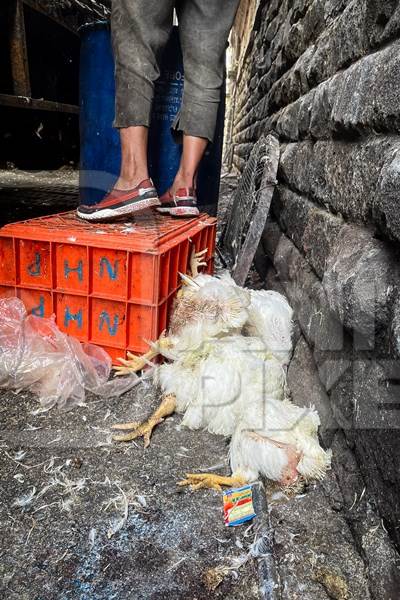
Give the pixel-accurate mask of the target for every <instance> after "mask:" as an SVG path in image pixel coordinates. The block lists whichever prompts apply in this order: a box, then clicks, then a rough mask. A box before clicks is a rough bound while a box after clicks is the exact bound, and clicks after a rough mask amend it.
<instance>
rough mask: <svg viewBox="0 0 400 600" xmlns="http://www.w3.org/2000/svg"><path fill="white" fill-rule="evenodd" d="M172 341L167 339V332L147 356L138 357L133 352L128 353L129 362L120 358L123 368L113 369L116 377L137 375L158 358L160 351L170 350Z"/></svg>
mask: <svg viewBox="0 0 400 600" xmlns="http://www.w3.org/2000/svg"><path fill="white" fill-rule="evenodd" d="M170 347H171V341H170V340H169V339H168V338H167V336H166V334H165V332H163V333H162V334H161V335H160V337H159V339H158V340H157V342H155V344H153V347H152V348H150V350H149V351H148V352H146V354H143V355H142V356H136V355H135V354H132V353H131V352H127V353H126V354H127V356H128V360H125V358H119V359H118V360H119V362H120V363H121V365H122V366H117V367H113V369H114V371H116V373H115V375H116V376H118V375H129V373H137V372H138V371H141V370H142V369H144V368H145V366H146V365H148V364H149V361H151V360H153V359H154V358H156V357H157V356H158V354H159V349H160V348H161V349H162V348H166V349H167V348H170Z"/></svg>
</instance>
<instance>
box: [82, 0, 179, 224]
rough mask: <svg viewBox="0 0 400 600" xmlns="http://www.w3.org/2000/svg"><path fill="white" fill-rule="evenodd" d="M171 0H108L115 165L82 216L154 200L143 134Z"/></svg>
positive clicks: (106, 215)
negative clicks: (105, 189)
mask: <svg viewBox="0 0 400 600" xmlns="http://www.w3.org/2000/svg"><path fill="white" fill-rule="evenodd" d="M174 4H175V0H163V1H162V2H160V0H113V3H112V19H111V25H112V40H113V47H114V55H115V92H116V93H115V121H114V125H115V127H117V128H119V129H120V135H121V150H122V160H121V171H120V176H119V178H118V180H117V181H116V183H115V184H114V188H113V190H111V192H110V193H108V194H106V196H105V197H104V198H103V200H102V201H101V202H99V203H98V204H95V205H94V206H87V205H85V204H83V205H81V206H80V207H79V208H78V210H77V214H78V217H80V218H81V219H84V220H86V221H93V222H99V221H109V220H113V219H115V218H119V217H121V216H129V215H131V214H134V213H135V212H137V211H139V210H143V209H144V208H149V207H151V206H159V204H160V201H159V198H158V195H157V190H156V189H155V187H154V184H153V182H152V181H151V180H150V179H149V174H148V168H147V138H148V127H149V125H150V113H151V105H152V101H153V94H154V82H155V80H156V79H157V78H158V76H159V68H158V60H159V55H160V52H161V50H162V49H163V47H164V45H165V44H166V42H167V40H168V37H169V35H170V32H171V28H172V19H173V9H174Z"/></svg>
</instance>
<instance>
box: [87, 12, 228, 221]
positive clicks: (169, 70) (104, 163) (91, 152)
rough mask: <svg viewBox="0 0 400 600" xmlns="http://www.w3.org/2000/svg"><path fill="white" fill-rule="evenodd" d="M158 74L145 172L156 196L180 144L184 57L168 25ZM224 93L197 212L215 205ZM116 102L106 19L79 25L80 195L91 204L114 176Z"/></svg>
mask: <svg viewBox="0 0 400 600" xmlns="http://www.w3.org/2000/svg"><path fill="white" fill-rule="evenodd" d="M160 71H161V75H160V78H159V79H158V81H157V82H156V87H155V98H154V103H153V110H152V117H151V126H150V132H149V171H150V176H151V177H152V179H153V180H154V183H155V185H156V187H157V190H158V192H159V194H163V193H164V192H165V190H166V189H168V187H169V186H170V185H171V183H172V181H173V179H174V176H175V173H176V171H177V170H178V167H179V161H180V157H181V152H182V146H181V145H180V144H176V143H175V142H174V139H173V137H172V134H171V124H172V122H173V120H174V118H175V115H176V113H177V112H178V110H179V107H180V103H181V99H182V92H183V82H184V74H183V61H182V53H181V49H180V44H179V37H178V29H177V27H174V28H173V31H172V34H171V37H170V40H169V42H168V44H167V46H166V48H165V50H164V52H163V57H162V63H161V65H160ZM224 92H225V91H224V90H223V91H222V92H221V95H222V102H221V105H220V110H219V113H218V122H217V131H216V136H215V141H214V143H213V144H211V145H210V146H209V148H208V150H207V152H206V155H205V157H204V159H203V161H202V164H201V167H200V171H199V178H198V199H199V206H200V207H201V209H202V210H205V211H207V212H209V213H210V214H215V213H216V209H217V203H218V193H219V181H220V171H221V160H222V143H223V132H224V116H225V103H224V98H225V93H224ZM114 102H115V83H114V59H113V54H112V47H111V36H110V28H109V25H108V23H106V22H101V23H96V24H94V25H87V26H85V27H83V28H82V29H81V60H80V106H81V114H80V130H81V163H80V198H81V202H84V203H85V204H96V203H97V202H99V201H100V200H101V199H102V197H103V196H104V194H105V192H106V191H107V190H108V189H111V188H112V186H113V184H114V182H115V180H116V178H117V177H118V174H119V169H120V164H121V148H120V141H119V134H118V131H117V130H116V129H114V128H113V126H112V123H113V120H114Z"/></svg>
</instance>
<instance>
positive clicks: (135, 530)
mask: <svg viewBox="0 0 400 600" xmlns="http://www.w3.org/2000/svg"><path fill="white" fill-rule="evenodd" d="M157 402H158V394H157V393H156V392H155V391H154V390H153V388H152V387H151V386H149V385H148V386H147V387H145V386H141V387H139V388H136V389H135V390H134V391H132V392H130V393H128V394H126V395H125V396H124V397H122V398H120V399H112V400H98V399H96V398H94V397H91V398H88V402H87V406H86V407H80V408H78V409H75V410H72V411H71V412H68V413H61V412H59V411H58V410H56V409H55V410H52V411H50V412H49V413H45V414H39V415H38V414H36V415H35V414H33V413H34V410H35V409H37V401H36V400H35V399H34V398H32V397H31V396H30V395H27V394H23V393H21V394H13V393H10V392H3V393H2V394H1V402H0V412H1V422H2V423H3V424H4V425H3V429H2V431H1V471H2V477H1V479H2V484H1V513H0V515H1V516H0V525H1V530H2V534H1V542H0V543H1V545H2V549H1V556H2V558H1V577H0V580H1V581H2V584H1V586H2V591H1V592H0V595H1V597H3V598H9V599H14V598H15V599H18V600H22V599H25V598H26V599H27V600H28V599H29V600H32V599H35V600H39V599H40V600H48V599H49V600H50V599H54V598H57V599H60V600H63V599H67V598H74V599H82V600H83V599H88V598H90V599H93V600H97V599H99V600H103V599H111V598H135V599H143V600H144V599H146V600H150V599H154V600H155V599H159V598H168V599H170V598H171V599H175V598H176V599H178V598H179V599H181V598H182V599H189V598H190V599H194V598H197V599H201V598H209V597H213V598H232V600H233V599H234V598H235V599H236V598H248V599H253V598H258V581H259V580H258V576H257V572H256V563H255V562H254V561H253V560H251V561H247V562H246V564H245V565H244V566H242V567H241V568H237V567H236V568H235V564H236V562H235V561H237V562H239V563H240V562H241V560H242V559H243V557H244V556H245V554H246V552H247V550H248V547H249V546H250V544H251V543H252V542H253V540H254V537H255V535H256V532H257V531H258V533H257V535H258V536H259V535H260V531H259V529H260V525H261V524H262V520H263V515H262V514H259V516H258V517H257V518H256V519H255V520H254V521H253V524H252V526H251V527H250V529H248V528H247V527H245V526H243V527H240V528H237V529H233V528H226V527H225V525H224V523H223V518H222V498H221V495H220V494H219V493H217V492H209V491H199V492H197V493H193V492H191V491H189V490H187V489H182V488H178V487H177V486H176V482H177V481H179V479H181V478H182V477H183V476H184V474H185V473H186V472H187V471H192V470H193V471H202V470H204V469H206V470H208V469H212V470H215V471H218V472H221V473H228V472H229V469H228V465H227V445H226V442H225V440H224V439H223V438H220V437H217V436H211V435H209V434H207V433H204V432H203V433H194V432H191V431H188V430H185V429H183V428H182V429H181V428H180V426H179V420H180V419H179V418H178V417H172V418H170V419H168V420H167V421H166V422H165V423H164V424H163V425H162V426H160V427H159V428H158V429H157V430H156V432H155V433H154V437H153V440H152V444H151V446H150V447H149V448H148V449H146V450H144V449H143V444H142V443H141V442H140V441H139V442H137V443H130V444H116V443H114V442H112V441H111V435H110V425H111V424H112V423H115V422H118V421H121V420H126V419H129V420H138V419H139V420H140V419H143V418H145V417H146V416H147V415H148V413H149V411H150V410H151V409H152V408H154V407H155V406H156V404H157ZM27 495H28V496H29V495H32V500H31V502H29V503H28V504H26V506H20V504H22V503H23V502H24V497H25V501H26V496H27ZM125 510H126V511H127V512H126V513H124V511H125ZM113 531H115V533H113ZM210 569H211V570H212V569H217V571H216V572H215V573H214V572H213V571H211V572H210ZM218 571H221V573H220V574H218ZM216 583H219V585H218V587H217V588H216V589H215V590H213V587H214V585H216Z"/></svg>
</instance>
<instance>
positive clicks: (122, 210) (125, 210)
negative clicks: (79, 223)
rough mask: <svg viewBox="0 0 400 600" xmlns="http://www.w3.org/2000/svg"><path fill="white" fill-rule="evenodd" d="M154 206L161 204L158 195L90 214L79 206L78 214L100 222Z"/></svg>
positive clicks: (84, 218) (80, 216)
mask: <svg viewBox="0 0 400 600" xmlns="http://www.w3.org/2000/svg"><path fill="white" fill-rule="evenodd" d="M153 206H160V201H159V199H158V198H157V196H155V197H154V198H146V199H145V200H137V201H136V202H134V203H132V204H127V205H125V206H120V207H119V208H104V209H103V210H99V211H97V212H94V213H89V214H87V213H81V212H79V208H78V209H77V211H76V214H77V215H78V217H79V218H80V219H83V220H84V221H91V222H92V223H94V222H97V223H100V222H102V221H112V220H114V219H118V218H119V217H124V216H127V215H133V214H135V213H137V212H139V211H141V210H145V209H146V208H151V207H153Z"/></svg>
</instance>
